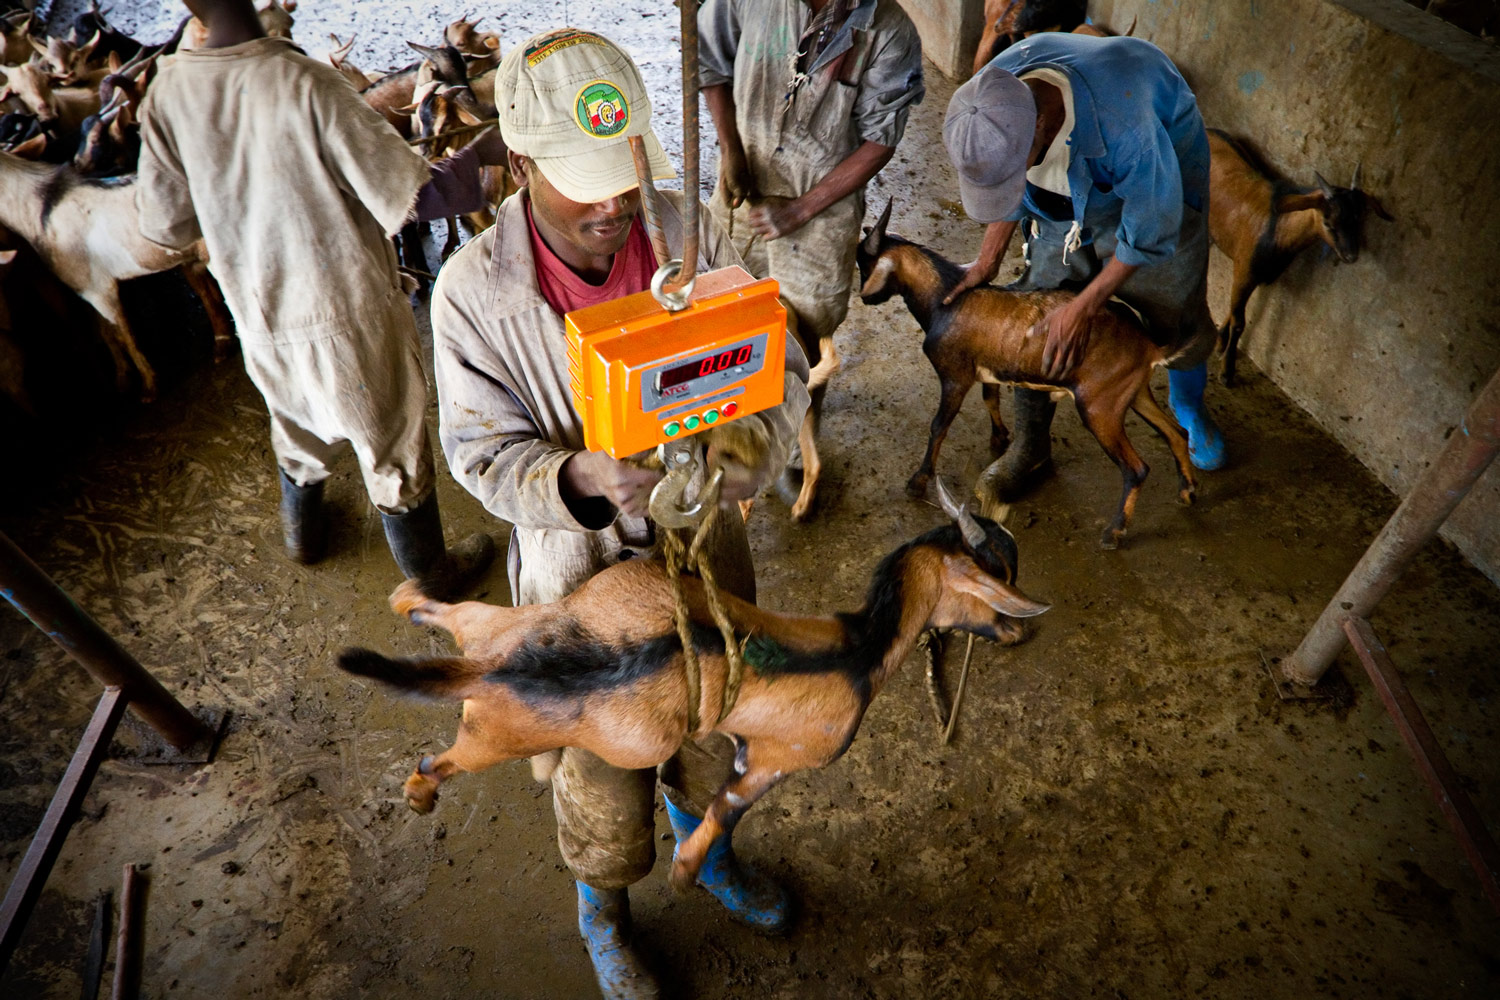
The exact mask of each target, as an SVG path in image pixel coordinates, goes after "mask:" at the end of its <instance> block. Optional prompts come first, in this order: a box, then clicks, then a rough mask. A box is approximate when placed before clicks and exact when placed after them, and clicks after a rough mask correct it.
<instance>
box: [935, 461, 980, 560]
mask: <svg viewBox="0 0 1500 1000" xmlns="http://www.w3.org/2000/svg"><path fill="white" fill-rule="evenodd" d="M936 483H937V495H938V503H939V504H940V505H942V508H943V513H945V514H947V515H948V516H949V517H951V518H953V523H955V524H957V525H958V530H959V531H960V532H962V533H963V536H964V542H965V543H967V544H968V545H969V547H970V548H976V549H977V548H978V547H979V546H981V545H983V544H984V543H985V539H986V535H985V533H984V529H983V528H981V527H980V526H979V522H978V521H976V520H974V515H973V514H970V513H969V509H968V508H967V507H965V506H963V505H961V504H959V502H958V501H957V500H954V499H953V496H952V494H950V493H949V492H948V488H947V487H946V486H944V485H943V480H942V478H941V477H937V478H936Z"/></svg>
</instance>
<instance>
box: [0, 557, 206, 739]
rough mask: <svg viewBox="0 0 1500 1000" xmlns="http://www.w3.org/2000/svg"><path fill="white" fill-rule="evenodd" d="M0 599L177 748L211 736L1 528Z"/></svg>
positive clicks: (194, 717) (203, 726) (201, 723)
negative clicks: (115, 691) (119, 695)
mask: <svg viewBox="0 0 1500 1000" xmlns="http://www.w3.org/2000/svg"><path fill="white" fill-rule="evenodd" d="M0 597H3V598H5V599H6V600H7V601H9V602H10V603H11V604H13V605H15V607H16V610H18V611H20V612H21V614H23V615H25V616H26V617H27V618H29V619H31V623H32V624H33V625H35V626H36V627H37V628H39V629H41V630H42V633H43V634H45V635H46V636H47V637H48V638H49V639H51V640H52V641H53V642H55V643H57V644H58V645H59V646H61V647H62V648H63V649H64V650H66V651H67V653H68V654H69V655H70V656H72V657H73V659H75V660H77V661H78V662H79V663H80V664H81V665H82V666H83V669H85V670H87V671H88V672H89V673H90V674H92V675H93V676H94V678H95V679H96V680H98V681H99V683H101V684H103V685H104V686H105V687H118V688H120V690H121V691H123V692H124V695H125V700H126V701H128V702H129V703H130V707H131V709H132V710H133V711H134V712H135V713H136V714H137V715H139V716H140V717H141V718H142V719H143V720H144V721H145V722H146V723H147V724H149V725H150V726H151V728H152V729H155V730H156V731H157V732H158V733H160V734H161V735H162V738H163V739H165V740H166V741H167V742H168V743H170V744H172V745H173V746H174V747H176V748H177V749H178V750H186V749H187V748H188V747H190V746H192V745H193V744H194V743H198V742H200V741H205V740H211V739H212V738H213V731H212V730H211V729H209V728H208V726H206V725H205V724H204V723H203V722H202V721H201V720H199V719H198V718H197V717H196V716H195V715H193V713H191V712H189V711H188V710H187V709H186V708H184V707H183V705H182V703H181V702H179V701H178V700H177V699H176V698H174V697H172V693H171V692H170V691H168V690H167V689H166V688H164V687H162V685H161V682H160V681H158V680H157V679H156V678H155V677H153V676H151V673H150V671H148V670H147V669H146V668H145V667H143V666H141V665H140V663H138V662H137V661H136V659H135V657H133V656H131V655H130V654H129V653H127V652H125V650H124V649H123V648H121V646H120V644H119V643H117V642H115V640H114V639H112V638H110V635H109V633H107V632H105V631H104V629H102V628H100V626H99V623H98V622H96V621H94V619H93V618H92V617H90V616H89V614H88V613H87V612H85V611H84V610H83V609H81V608H80V607H78V605H76V604H74V603H73V600H72V598H70V597H69V596H68V595H67V594H66V593H64V592H63V590H62V588H60V587H59V586H58V585H57V584H56V583H53V582H52V579H51V578H50V577H49V576H47V574H46V573H43V572H42V570H41V568H40V567H38V566H37V564H36V563H34V562H32V561H31V560H30V559H29V558H27V556H26V553H24V552H22V551H21V550H20V549H19V548H17V547H16V543H15V542H13V541H11V540H10V538H8V537H7V536H6V535H5V533H4V532H0Z"/></svg>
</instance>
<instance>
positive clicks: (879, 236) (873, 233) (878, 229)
mask: <svg viewBox="0 0 1500 1000" xmlns="http://www.w3.org/2000/svg"><path fill="white" fill-rule="evenodd" d="M895 204H896V199H894V198H892V199H890V200H889V201H887V202H886V203H885V211H884V212H881V213H880V219H879V221H877V222H876V223H875V226H874V228H872V229H871V230H870V232H869V235H867V236H866V237H865V253H879V252H880V241H881V240H883V239H885V227H886V226H888V225H890V223H891V206H893V205H895Z"/></svg>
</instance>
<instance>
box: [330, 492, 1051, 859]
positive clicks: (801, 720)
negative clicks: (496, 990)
mask: <svg viewBox="0 0 1500 1000" xmlns="http://www.w3.org/2000/svg"><path fill="white" fill-rule="evenodd" d="M938 492H939V496H940V497H941V499H942V501H943V507H944V509H945V510H946V511H947V512H948V513H949V515H950V516H951V517H952V518H953V519H954V522H955V523H954V524H952V525H944V526H942V527H940V528H936V529H934V530H932V531H929V532H927V533H926V534H924V535H921V536H919V537H917V538H915V539H913V540H912V541H910V542H907V543H906V544H905V545H902V546H901V547H900V548H898V549H896V550H895V551H894V552H892V553H890V554H889V555H887V556H886V557H885V559H884V560H882V561H881V563H880V565H879V566H878V567H877V568H876V570H875V573H874V576H873V578H872V580H871V583H870V589H869V592H868V596H867V597H866V600H865V606H864V608H863V609H862V610H860V611H857V612H853V613H844V614H839V615H836V616H833V617H810V616H805V615H789V614H777V613H775V612H771V611H766V610H763V609H761V608H758V607H756V606H755V605H753V604H750V603H747V602H745V601H742V600H739V599H738V598H735V597H733V596H731V595H729V594H722V595H720V597H721V599H722V600H723V602H724V604H725V605H726V606H727V610H728V615H729V619H730V621H731V622H732V624H733V626H734V632H735V634H736V635H737V636H739V637H741V638H740V645H741V648H742V650H743V658H744V661H745V665H746V666H747V667H748V669H746V670H745V672H744V674H743V678H742V684H741V687H740V690H739V693H738V697H737V698H736V699H734V701H733V705H732V707H731V708H730V710H729V711H728V713H727V714H725V715H724V716H723V718H720V717H719V708H718V706H719V705H721V704H722V702H723V694H724V689H725V677H726V669H727V668H726V659H725V656H724V652H725V647H724V641H723V638H722V636H721V634H720V632H719V630H718V629H717V628H716V627H714V626H713V625H712V624H711V622H712V621H713V619H712V617H711V615H710V611H709V606H708V601H707V598H706V597H705V596H704V592H703V586H702V583H701V581H699V580H697V579H695V578H691V577H683V579H682V584H683V590H684V592H685V594H686V600H687V602H688V605H689V607H690V613H691V618H692V620H693V626H692V638H693V646H694V649H695V651H696V652H697V655H698V661H699V665H700V669H701V672H702V673H701V680H702V685H701V693H700V704H699V706H698V713H697V717H698V718H699V719H700V720H702V721H701V722H700V723H699V726H698V729H697V731H696V732H689V729H688V726H689V723H688V717H689V712H688V707H689V706H688V703H687V701H688V695H687V690H688V687H687V679H686V676H685V673H684V670H683V668H682V644H681V642H680V641H679V639H678V633H677V630H676V626H675V621H674V617H673V614H674V608H675V604H674V602H673V598H672V585H671V581H669V580H668V579H667V577H666V574H665V573H663V572H662V568H661V566H660V564H656V563H650V562H646V561H640V560H635V561H631V562H625V563H619V564H617V565H615V566H612V567H610V568H609V569H606V570H604V571H603V572H601V573H599V574H598V575H597V576H595V577H593V578H592V579H590V580H589V581H588V582H587V583H585V584H584V585H583V586H581V587H579V588H578V589H577V590H576V591H574V592H573V593H572V594H570V595H569V596H568V597H566V598H564V599H563V600H561V601H558V602H556V603H553V604H538V605H530V606H525V607H518V608H507V607H499V606H496V605H490V604H482V603H479V602H477V601H469V602H466V603H463V604H443V603H441V602H439V601H434V600H431V599H429V598H427V597H426V596H424V595H423V594H422V592H421V590H420V589H419V588H418V586H417V584H416V582H415V581H412V580H408V581H406V582H405V583H403V584H402V585H401V586H400V587H399V588H398V589H397V590H396V592H395V593H394V594H392V595H391V606H392V607H393V608H394V609H395V610H396V611H397V612H398V613H399V614H404V615H406V616H407V617H408V618H410V619H411V621H412V622H413V623H415V624H418V625H429V626H435V627H437V628H442V629H445V630H447V631H448V632H451V633H452V634H453V638H454V640H455V641H456V642H457V643H458V646H459V648H460V650H461V651H462V652H463V654H464V655H463V656H456V657H440V658H422V659H403V660H396V659H391V658H389V657H386V656H382V655H381V654H379V653H374V652H371V651H369V650H363V649H351V650H346V651H345V652H344V653H343V654H342V655H341V656H340V657H339V666H340V667H341V668H342V669H344V670H345V671H347V672H349V673H352V674H357V675H360V676H364V677H369V678H372V679H374V680H377V681H380V682H381V683H383V684H385V685H387V686H389V687H392V688H394V689H396V690H398V691H403V692H407V693H412V694H419V695H425V696H428V697H435V698H448V699H458V698H461V699H463V701H464V712H463V722H462V723H461V724H460V726H459V731H458V738H457V740H456V741H455V742H454V744H453V746H452V747H451V748H450V749H448V750H447V751H445V752H443V753H441V754H439V755H437V756H436V757H431V756H429V757H424V758H423V759H422V761H421V762H420V763H419V764H418V765H417V769H416V770H415V771H414V772H413V773H412V775H411V777H409V778H408V779H407V780H406V800H407V803H408V804H409V805H410V806H411V807H412V808H413V809H415V810H416V811H418V812H429V811H431V809H432V807H433V803H434V800H435V799H436V797H437V789H438V785H439V784H440V783H441V782H443V781H444V780H446V779H448V778H451V777H453V776H454V775H455V774H458V773H460V772H463V771H479V770H483V769H484V768H487V767H489V766H491V765H493V764H498V763H501V762H502V761H507V760H517V759H520V758H523V757H530V756H534V755H536V754H539V753H544V752H546V751H548V750H553V749H556V748H558V747H563V746H571V747H582V748H583V749H586V750H589V751H591V752H593V753H595V754H597V755H599V756H600V757H602V758H604V760H606V761H608V762H609V763H610V764H613V765H615V766H616V767H624V768H643V767H652V766H654V765H657V764H660V763H662V762H663V761H665V760H667V759H668V758H670V757H671V756H672V754H673V753H675V752H676V750H677V748H678V747H679V746H681V745H682V743H683V742H684V741H685V740H687V739H688V738H690V737H691V738H699V737H702V736H706V735H707V734H708V733H709V732H712V731H715V730H717V731H719V732H722V733H725V734H727V735H728V736H730V737H731V738H732V739H734V740H735V742H736V744H737V753H736V755H735V775H734V777H732V778H730V780H729V781H728V782H726V783H725V785H724V787H723V788H721V789H720V790H719V793H718V795H716V796H715V797H714V800H713V802H712V803H711V804H710V806H709V808H708V811H707V815H705V817H704V819H703V822H702V823H701V824H699V826H698V828H697V830H695V831H694V832H693V834H692V836H691V837H689V838H688V839H687V840H686V841H684V842H683V844H682V845H681V847H680V848H679V849H678V852H677V855H676V857H675V858H674V860H673V863H672V882H673V884H674V885H676V886H678V887H679V888H685V887H688V886H691V885H692V884H693V881H694V879H695V878H696V877H697V875H698V871H699V868H700V867H701V866H702V864H703V860H704V855H705V853H706V852H707V850H708V847H709V845H710V844H711V843H712V842H713V841H714V840H715V839H716V838H717V837H718V836H719V835H720V834H722V833H724V832H725V831H727V830H730V829H732V828H733V827H734V825H735V824H736V823H737V822H738V821H739V819H740V817H741V816H743V815H744V813H745V811H746V810H747V809H749V808H750V806H751V805H753V804H754V803H755V801H756V800H757V799H759V798H760V797H761V796H762V795H764V794H765V793H766V792H767V791H768V790H769V789H770V788H771V787H772V786H773V785H775V784H776V783H777V782H778V781H780V780H781V779H782V778H783V777H785V776H786V775H788V774H790V773H792V772H793V771H800V770H803V769H805V768H810V767H823V766H825V765H827V764H829V763H831V762H833V761H834V760H837V759H838V758H839V757H840V756H841V755H842V754H843V753H844V751H845V750H847V749H848V748H849V744H850V743H851V742H852V741H853V739H854V734H855V732H856V731H857V730H858V729H859V724H860V721H861V720H862V719H863V718H864V713H865V710H866V708H868V707H869V704H870V701H871V699H873V698H874V697H875V695H876V694H877V693H879V691H880V689H881V688H882V687H883V686H884V685H885V682H886V681H887V679H889V677H890V675H891V673H892V672H893V671H894V670H895V669H896V668H897V667H898V666H900V664H901V662H902V661H903V660H904V659H905V658H906V655H907V653H909V652H910V651H911V648H912V646H913V645H914V644H915V643H916V641H917V637H918V636H919V635H921V634H922V633H923V632H924V631H926V630H927V629H931V628H957V629H963V630H966V631H969V632H973V633H974V634H976V635H979V636H982V637H985V638H988V639H994V640H998V641H1000V642H1003V643H1006V644H1014V643H1016V642H1019V641H1020V640H1021V639H1022V638H1023V636H1024V631H1023V628H1022V625H1021V623H1020V622H1019V621H1017V620H1016V619H1020V618H1029V617H1032V616H1034V615H1039V614H1041V613H1042V612H1044V611H1046V610H1047V609H1048V605H1045V604H1040V603H1038V602H1036V601H1033V600H1031V599H1030V598H1028V597H1027V596H1026V595H1025V594H1023V593H1022V592H1021V591H1020V590H1019V589H1017V588H1016V586H1015V576H1016V561H1017V553H1016V544H1015V539H1014V538H1013V537H1012V536H1011V534H1010V533H1009V532H1008V531H1006V530H1005V528H1003V527H1001V526H1000V525H998V524H996V523H995V522H993V521H990V520H988V519H987V518H980V517H975V516H974V515H973V514H971V513H969V512H968V511H967V510H966V509H964V508H962V507H959V506H958V505H957V504H956V503H955V502H954V501H953V500H952V498H951V497H949V496H948V494H947V492H946V491H944V490H943V489H942V484H941V483H939V484H938Z"/></svg>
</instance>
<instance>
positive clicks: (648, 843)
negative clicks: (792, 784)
mask: <svg viewBox="0 0 1500 1000" xmlns="http://www.w3.org/2000/svg"><path fill="white" fill-rule="evenodd" d="M704 551H705V554H706V556H707V558H710V559H711V560H712V565H713V567H714V571H715V577H716V578H717V580H718V583H719V586H720V588H721V589H723V590H725V591H727V592H729V593H732V594H734V595H735V596H736V597H740V598H743V599H744V600H747V601H754V600H755V574H754V569H753V566H752V564H751V561H750V545H749V542H748V540H747V539H746V537H745V525H744V521H743V519H742V518H741V517H740V516H739V514H738V512H737V511H729V510H726V511H721V512H720V513H719V515H718V516H716V517H715V518H714V524H713V526H712V529H711V534H710V537H709V538H708V539H707V540H706V542H705V544H704ZM733 767H734V746H733V744H732V743H731V742H730V741H729V738H728V737H726V736H723V735H721V734H719V733H713V734H710V735H709V736H708V737H706V738H705V739H703V740H702V741H701V742H692V741H689V742H687V743H684V744H683V745H682V747H681V748H679V749H678V751H677V753H676V754H675V755H674V756H673V757H672V758H671V759H670V760H668V761H667V762H666V763H664V764H662V765H661V766H659V767H655V768H649V767H648V768H641V769H639V770H631V769H628V768H621V767H615V766H613V765H612V764H609V763H606V762H605V761H604V760H603V759H602V758H600V757H598V756H597V755H595V754H593V753H590V752H589V751H587V750H581V749H578V748H577V747H565V748H564V749H563V750H562V752H561V759H560V761H559V762H558V763H557V767H556V769H555V770H554V771H553V772H552V808H553V811H554V812H555V813H556V814H557V846H558V849H559V850H560V851H561V853H562V859H563V863H564V864H566V865H567V866H568V868H569V869H570V870H571V871H572V872H573V877H574V878H576V879H577V880H578V881H580V882H583V883H585V884H587V885H591V886H593V887H594V888H596V889H623V888H625V887H626V886H628V885H630V884H632V883H634V882H638V881H640V880H641V879H642V878H645V877H646V875H647V874H648V873H650V871H651V867H652V865H653V864H654V863H655V861H656V822H655V809H656V785H657V782H658V781H660V782H661V784H662V785H664V786H666V788H668V789H669V790H671V791H672V792H673V795H672V799H673V801H674V802H676V803H678V804H679V805H681V806H683V807H685V808H686V809H688V811H690V812H692V813H695V814H697V815H698V816H702V815H703V813H704V812H705V811H706V810H707V808H708V805H709V803H710V802H711V801H713V797H714V796H715V795H716V794H718V791H719V789H720V788H722V787H723V786H724V783H725V782H726V781H728V780H729V776H730V774H731V773H732V770H733Z"/></svg>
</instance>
